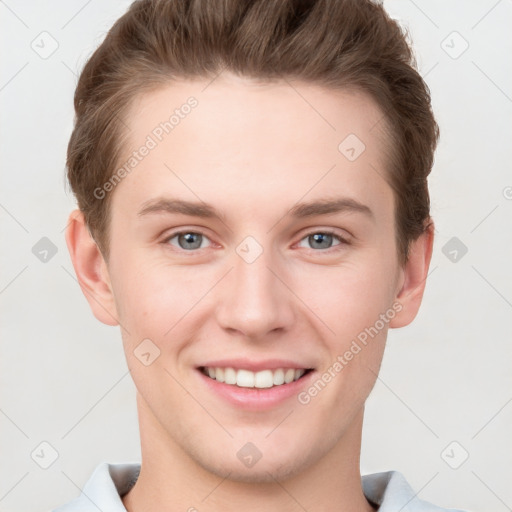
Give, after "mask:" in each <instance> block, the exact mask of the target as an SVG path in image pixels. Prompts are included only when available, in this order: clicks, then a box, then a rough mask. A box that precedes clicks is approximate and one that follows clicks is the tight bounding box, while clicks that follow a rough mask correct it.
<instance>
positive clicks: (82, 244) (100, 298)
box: [66, 210, 119, 325]
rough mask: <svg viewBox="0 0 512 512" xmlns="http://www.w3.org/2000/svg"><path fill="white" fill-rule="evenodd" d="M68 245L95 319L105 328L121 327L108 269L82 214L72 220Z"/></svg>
mask: <svg viewBox="0 0 512 512" xmlns="http://www.w3.org/2000/svg"><path fill="white" fill-rule="evenodd" d="M66 244H67V246H68V250H69V254H70V256H71V261H72V262H73V267H74V268H75V273H76V277H77V279H78V283H79V284H80V288H81V289H82V292H83V294H84V295H85V298H86V299H87V301H88V302H89V306H90V307H91V310H92V312H93V314H94V316H95V317H96V318H97V319H98V320H99V321H100V322H103V323H104V324H107V325H119V322H118V320H117V311H116V307H115V302H114V295H113V292H112V287H111V283H110V276H109V274H108V269H107V265H106V263H105V260H104V258H103V255H102V254H101V252H100V250H99V248H98V246H97V244H96V242H95V241H94V239H93V238H92V236H91V235H90V233H89V230H88V228H87V225H86V224H85V219H84V215H83V213H82V212H81V211H80V210H74V211H73V212H71V214H70V216H69V221H68V226H67V228H66Z"/></svg>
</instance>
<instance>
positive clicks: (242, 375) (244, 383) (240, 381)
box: [236, 370, 254, 388]
mask: <svg viewBox="0 0 512 512" xmlns="http://www.w3.org/2000/svg"><path fill="white" fill-rule="evenodd" d="M236 385H237V386H240V387H241V388H253V387H254V372H250V371H248V370H238V373H237V374H236Z"/></svg>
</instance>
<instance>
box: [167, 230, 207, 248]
mask: <svg viewBox="0 0 512 512" xmlns="http://www.w3.org/2000/svg"><path fill="white" fill-rule="evenodd" d="M175 239H176V240H177V243H178V245H177V246H176V244H175V243H173V242H172V241H173V240H175ZM206 240H209V239H208V237H206V236H205V235H203V234H202V233H197V232H195V231H180V232H179V233H174V234H172V235H171V236H169V237H167V238H166V239H165V240H164V243H166V244H170V245H173V246H174V247H178V248H179V249H183V250H185V251H193V250H194V249H203V248H204V247H206V245H203V242H205V241H206Z"/></svg>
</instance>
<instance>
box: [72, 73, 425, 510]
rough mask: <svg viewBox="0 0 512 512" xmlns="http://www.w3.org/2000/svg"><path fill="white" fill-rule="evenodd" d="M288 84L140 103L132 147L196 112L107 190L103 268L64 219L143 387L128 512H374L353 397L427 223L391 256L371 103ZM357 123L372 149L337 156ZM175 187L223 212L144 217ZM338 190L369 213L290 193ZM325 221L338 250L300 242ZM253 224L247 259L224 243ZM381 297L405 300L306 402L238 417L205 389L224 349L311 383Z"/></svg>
mask: <svg viewBox="0 0 512 512" xmlns="http://www.w3.org/2000/svg"><path fill="white" fill-rule="evenodd" d="M208 84H209V85H208ZM293 86H294V87H291V86H290V84H288V83H286V82H275V83H272V84H268V83H267V84H263V83H256V82H254V81H251V80H248V79H242V78H239V77H235V76H233V75H231V74H229V73H226V72H225V73H223V74H222V75H221V76H220V77H218V78H217V79H216V80H215V81H214V82H212V83H209V81H206V80H205V81H202V80H197V81H181V82H174V83H172V84H169V86H165V87H162V88H160V89H158V90H155V91H153V92H150V93H146V94H145V95H143V96H141V97H139V98H137V100H136V101H135V102H134V103H133V105H132V106H131V108H130V111H129V112H128V113H127V116H126V122H127V124H128V126H129V127H130V132H129V133H128V139H127V144H126V150H127V155H129V154H130V153H131V152H132V151H133V150H134V149H136V148H138V147H140V146H141V145H142V144H143V143H144V140H145V139H146V137H147V135H148V134H150V133H151V132H152V130H153V129H154V128H155V126H157V125H158V124H159V123H160V122H161V121H162V120H164V119H166V118H168V116H169V113H170V112H172V111H173V110H174V109H175V108H177V107H179V106H180V105H182V104H183V103H185V102H186V99H187V98H188V97H190V96H194V97H195V98H197V100H198V102H199V104H198V106H197V107H196V108H195V109H193V110H192V111H191V113H190V114H189V115H188V116H186V117H185V118H184V119H182V120H181V121H180V123H179V125H178V126H176V127H175V128H174V130H173V131H172V132H171V133H169V134H168V135H167V136H165V137H164V139H163V140H162V142H160V143H159V145H158V146H157V147H156V148H155V149H153V150H152V151H151V152H150V153H149V154H148V155H147V156H146V157H145V158H144V159H143V160H142V161H141V162H140V163H138V165H137V167H136V169H135V170H134V171H133V172H131V173H130V174H129V175H128V176H127V177H126V178H124V179H123V180H122V181H121V182H120V183H119V184H118V185H117V186H116V187H115V190H114V191H113V192H112V193H113V197H112V205H111V220H110V230H109V237H110V255H109V259H108V261H105V259H104V258H103V256H102V254H101V253H100V251H99V250H98V248H97V246H96V244H95V242H94V240H93V239H92V238H91V236H90V234H89V232H88V230H87V228H86V226H85V224H84V219H83V215H82V214H81V213H80V212H79V211H74V212H73V213H72V214H71V217H70V224H69V227H68V229H67V234H66V239H67V243H68V247H69V250H70V254H71V258H72V261H73V264H74V267H75V270H76V273H77V276H78V280H79V283H80V286H81V288H82V290H83V292H84V294H85V296H86V298H87V300H88V301H89V304H90V306H91V309H92V311H93V313H94V314H95V316H96V317H97V318H98V320H100V321H101V322H103V323H106V324H109V325H118V324H120V325H121V332H122V338H123V345H124V349H125V355H126V360H127V364H128V367H129V368H130V371H131V374H132V377H133V379H134V382H135V384H136V387H137V407H138V414H139V422H140V432H141V444H142V469H141V473H140V476H139V479H138V481H137V483H136V484H135V486H134V487H133V488H132V490H131V491H130V492H129V493H128V494H127V495H126V496H124V497H123V503H124V505H125V507H126V508H127V510H128V511H130V512H142V511H157V510H188V509H190V508H191V507H195V508H197V509H198V510H200V511H201V512H203V511H212V512H213V511H221V510H222V511H230V510H233V511H234V510H245V511H252V510H258V511H259V510H269V511H273V510H275V511H277V510H279V511H280V512H283V511H298V510H304V509H307V510H308V511H311V512H313V511H317V510H318V511H320V510H321V511H331V510H333V511H334V510H336V511H356V510H357V511H362V510H373V509H372V507H371V505H370V504H369V503H368V501H367V500H366V499H365V497H364V495H363V492H362V488H361V482H360V470H359V457H360V445H361V431H362V422H363V412H364V403H365V400H366V398H367V397H368V395H369V393H370V391H371V389H372V387H373V385H374V383H375V380H376V376H377V374H378V371H379V367H380V364H381V360H382V355H383V351H384V347H385V341H386V335H387V329H388V327H401V326H404V325H407V324H409V323H410V322H411V321H412V320H413V318H414V317H415V315H416V313H417V311H418V308H419V305H420V302H421V298H422V295H423V290H424V286H425V279H426V276H427V271H428V266H429V263H430V257H431V253H432V241H433V234H432V229H429V230H427V231H426V232H425V234H424V235H422V236H420V237H419V238H418V239H417V240H416V241H415V242H414V243H413V244H412V246H411V251H410V256H409V259H408V261H407V263H406V264H405V265H403V266H402V265H400V263H399V258H398V254H397V246H396V242H395V219H394V200H393V192H392V189H391V188H390V186H389V185H388V183H387V182H386V181H385V179H383V176H385V174H386V168H385V166H386V159H385V154H386V142H387V139H386V135H385V133H383V132H382V131H381V129H382V125H383V123H379V122H378V121H379V120H382V113H381V112H380V110H379V109H378V107H377V106H376V105H375V103H374V102H373V101H372V100H371V99H370V98H369V97H368V96H366V95H364V94H362V93H354V92H352V93H349V92H347V91H333V90H328V89H325V88H322V87H320V86H316V85H312V84H307V83H294V84H293ZM205 87H206V88H205ZM297 91H299V92H300V95H299V94H298V93H297ZM305 100H307V101H305ZM351 133H353V134H356V135H357V136H358V137H359V139H361V140H362V141H363V142H364V144H365V146H366V149H365V151H364V152H363V153H362V154H361V155H360V156H359V158H357V159H356V160H355V161H353V162H351V161H349V160H348V159H347V158H345V156H344V155H343V154H341V152H340V151H339V150H338V145H339V144H340V142H341V141H342V140H343V139H344V138H345V137H346V136H347V135H348V134H351ZM376 171H377V172H376ZM170 197H172V198H177V199H182V200H186V201H199V202H200V201H204V202H205V203H208V204H211V205H212V206H213V207H215V209H216V210H218V211H219V212H221V215H222V218H221V219H215V218H201V217H195V216H190V215H184V214H182V213H168V212H159V213H148V214H146V215H139V213H138V212H139V211H140V210H141V209H142V208H143V207H144V205H147V204H148V201H151V200H155V199H163V198H170ZM334 197H336V198H338V197H343V198H349V199H351V200H352V201H357V202H358V203H360V204H363V205H366V207H368V209H369V210H370V211H371V214H367V213H365V212H362V211H358V210H353V209H346V210H343V211H340V212H338V213H331V214H318V215H314V216H312V217H307V218H294V217H292V216H290V215H287V214H288V212H289V211H290V210H291V208H292V207H294V206H295V205H296V203H298V202H309V201H317V200H321V199H332V198H334ZM180 230H181V231H185V232H194V233H202V234H203V235H204V236H203V239H202V243H201V246H200V248H199V249H192V250H190V249H186V248H183V247H189V246H187V245H186V241H183V240H182V238H179V237H177V236H175V234H176V232H177V231H180ZM326 230H327V232H328V233H329V232H334V234H336V235H339V236H341V237H342V238H343V240H344V242H340V241H339V240H338V239H336V238H335V237H333V238H332V242H329V240H331V239H328V240H327V245H320V247H319V246H318V245H315V242H314V240H313V241H311V238H308V236H309V235H311V234H314V233H325V232H326ZM247 236H252V237H253V238H254V239H255V240H256V241H257V242H258V244H259V245H260V246H261V248H262V249H263V252H262V253H261V255H260V256H259V257H258V258H257V259H256V260H255V261H254V262H252V263H247V262H246V261H245V260H244V259H243V258H242V257H240V256H239V254H238V253H237V251H236V249H237V247H238V246H239V245H240V243H241V242H242V240H244V239H245V237H247ZM199 240H201V238H200V237H199ZM180 241H181V244H182V245H181V246H180ZM393 304H395V305H396V304H399V305H400V307H401V311H400V312H399V313H396V315H395V316H394V318H393V319H392V320H390V321H389V323H387V324H386V325H385V327H384V328H383V329H381V330H380V332H379V334H378V335H377V336H375V337H374V338H373V339H372V340H371V341H370V342H369V343H368V344H367V345H366V346H365V347H364V348H363V349H362V350H361V351H360V352H359V353H358V354H357V355H356V356H354V358H353V359H352V360H351V361H350V362H349V363H348V364H347V365H346V366H345V367H344V368H343V370H342V371H341V372H339V373H338V374H337V375H336V377H335V378H333V379H332V380H331V382H329V383H328V385H326V386H325V388H324V389H322V391H321V392H320V393H318V395H317V396H315V397H314V398H313V399H312V400H311V401H310V402H309V403H308V404H306V405H303V404H301V403H299V401H298V400H297V397H296V396H293V397H291V398H289V399H287V400H285V401H284V402H283V403H281V404H279V405H277V406H275V407H273V408H271V409H269V410H265V411H249V410H243V409H240V408H237V407H234V406H233V405H231V404H229V403H228V402H226V401H225V400H224V399H223V398H221V397H219V396H218V395H216V394H214V393H212V392H211V391H209V390H208V389H207V388H206V386H205V385H204V383H203V381H202V379H201V378H200V376H199V374H198V370H197V369H196V367H197V366H198V365H200V364H204V363H205V362H206V361H212V360H214V359H220V358H225V357H233V358H234V357H245V358H248V359H250V360H258V361H260V360H262V359H267V358H269V359H270V358H285V359H292V360H293V361H298V362H301V363H303V364H304V366H306V367H310V368H314V369H315V372H316V378H318V377H319V376H320V375H321V374H322V372H324V371H325V370H327V369H328V368H329V367H331V366H332V364H333V363H334V362H335V361H336V358H337V356H338V355H340V354H344V353H345V352H346V350H348V349H349V347H350V344H351V342H352V341H353V340H354V339H356V337H357V335H358V334H359V333H360V332H362V331H364V329H365V328H368V327H370V326H373V325H375V322H376V321H377V320H378V319H379V315H381V314H383V313H385V312H386V311H388V310H389V309H390V308H392V305H393ZM148 338H149V339H150V340H151V341H152V343H154V345H156V346H157V347H158V349H159V350H160V356H159V357H158V358H157V359H156V360H155V361H154V362H153V363H152V364H151V365H149V366H145V365H144V364H142V363H141V361H140V360H139V359H137V357H135V355H134V350H135V349H136V348H137V346H138V345H139V344H140V343H141V341H142V340H144V339H148ZM249 441H250V442H252V443H253V444H254V445H255V446H257V448H258V449H259V451H260V452H261V453H262V457H261V459H260V460H259V461H258V462H257V463H256V464H255V465H254V466H252V467H250V468H248V467H246V466H245V465H244V464H242V463H241V462H240V460H239V459H238V458H237V452H238V451H239V450H240V448H241V447H242V446H244V445H245V444H246V443H247V442H249Z"/></svg>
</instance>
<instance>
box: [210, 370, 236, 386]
mask: <svg viewBox="0 0 512 512" xmlns="http://www.w3.org/2000/svg"><path fill="white" fill-rule="evenodd" d="M215 373H217V370H215ZM224 382H225V383H226V384H236V372H235V370H233V368H226V369H225V370H224Z"/></svg>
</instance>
